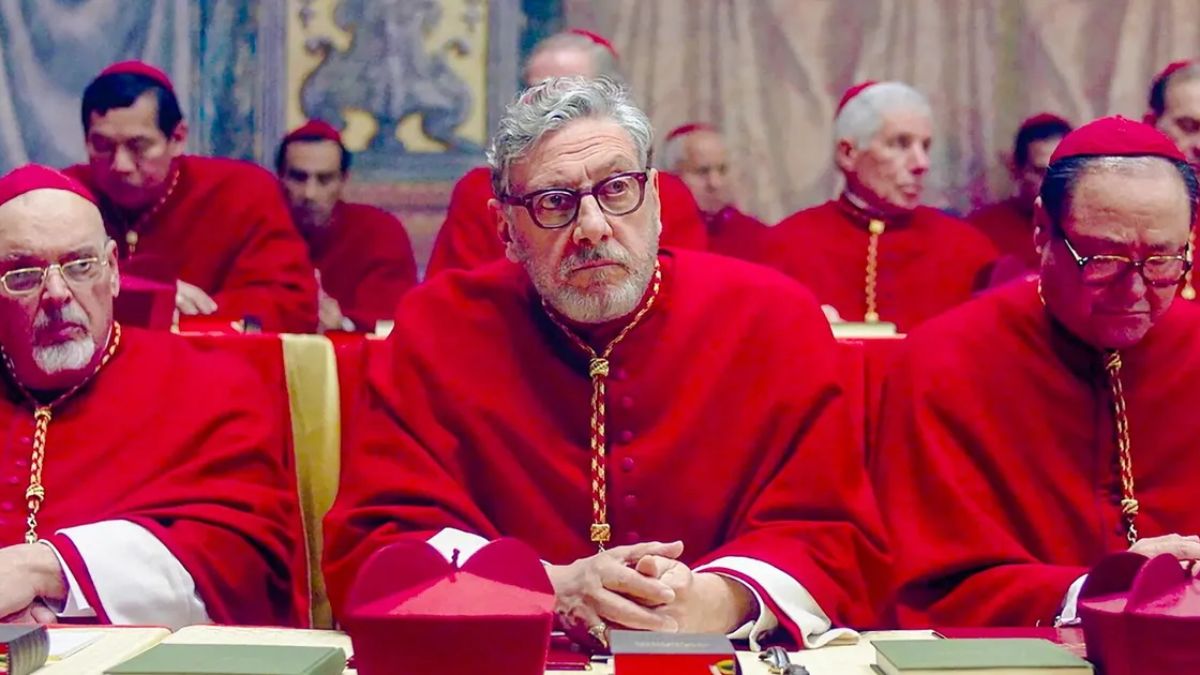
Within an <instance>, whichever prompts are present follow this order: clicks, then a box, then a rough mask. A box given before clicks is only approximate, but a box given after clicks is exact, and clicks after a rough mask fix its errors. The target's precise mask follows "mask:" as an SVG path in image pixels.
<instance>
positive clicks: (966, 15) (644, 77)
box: [565, 0, 1200, 222]
mask: <svg viewBox="0 0 1200 675" xmlns="http://www.w3.org/2000/svg"><path fill="white" fill-rule="evenodd" d="M565 11H566V18H567V24H568V25H570V26H573V27H581V28H589V29H592V30H595V31H598V32H600V33H602V34H604V35H607V36H609V37H610V38H611V39H612V41H613V43H614V44H615V46H616V48H617V50H618V51H619V53H620V54H621V63H622V67H623V69H624V70H625V72H626V75H627V76H628V78H629V80H630V85H631V86H632V88H633V90H634V92H635V95H636V96H637V98H638V100H639V101H640V102H641V103H642V104H643V105H644V106H645V108H646V110H647V112H648V113H649V114H650V117H651V119H652V120H653V122H654V125H655V128H656V129H658V130H659V132H660V136H661V135H662V134H663V133H665V132H666V131H667V130H669V129H670V128H672V127H674V126H676V125H678V124H682V123H684V122H687V121H692V120H700V121H708V122H713V123H716V124H718V125H719V126H720V127H721V128H722V129H723V130H724V131H725V133H726V134H727V136H728V137H729V141H730V142H731V144H732V147H733V148H734V158H735V162H736V163H737V167H736V170H737V173H738V174H739V176H740V183H741V186H742V189H741V191H740V195H741V197H740V201H741V202H742V204H743V206H744V207H745V208H747V209H748V210H750V211H751V212H754V213H756V214H758V215H759V216H760V217H761V218H763V219H764V220H766V221H767V222H776V221H778V220H779V219H780V218H782V217H783V216H786V215H788V214H789V213H792V212H793V211H796V210H798V209H801V208H804V207H807V206H810V205H812V204H815V203H818V202H821V201H823V200H825V199H827V198H828V197H829V196H830V195H831V194H833V193H834V192H835V191H836V190H837V188H838V181H839V177H838V176H837V175H836V173H835V172H834V170H833V168H832V160H831V157H832V139H831V128H832V123H831V120H832V116H833V112H834V107H835V106H836V105H837V100H838V98H839V97H840V96H841V93H842V91H844V90H845V88H846V87H848V86H849V85H851V84H853V83H855V82H858V81H861V80H864V79H875V80H882V79H897V80H903V81H905V82H908V83H910V84H912V85H914V86H916V87H917V88H919V89H921V90H922V91H923V92H925V93H926V95H928V96H929V98H930V101H931V102H932V104H933V107H934V114H935V139H934V151H933V161H934V168H933V170H932V176H931V180H930V181H929V185H930V189H929V191H928V197H927V200H928V201H929V203H931V204H934V205H937V206H943V207H949V208H952V209H955V210H958V211H965V210H969V209H970V208H971V207H972V206H973V205H975V204H978V203H981V202H984V201H987V200H989V199H993V198H996V197H1003V196H1006V195H1007V193H1008V191H1009V189H1010V184H1009V181H1008V178H1007V173H1006V171H1005V169H1004V168H1003V163H1002V158H1003V156H1004V155H1005V154H1006V153H1007V152H1008V151H1009V148H1010V147H1011V143H1012V136H1013V134H1014V133H1015V130H1016V127H1017V125H1018V124H1020V122H1021V120H1022V119H1024V118H1025V117H1026V116H1028V115H1030V114H1033V113H1036V112H1042V111H1047V112H1054V113H1057V114H1061V115H1064V116H1066V117H1067V118H1068V119H1071V120H1072V121H1074V122H1076V123H1080V122H1083V121H1086V120H1089V119H1092V118H1094V117H1098V116H1101V115H1106V114H1115V113H1119V114H1123V115H1127V116H1134V117H1140V116H1141V114H1142V112H1143V111H1144V109H1145V102H1146V90H1147V86H1148V82H1149V80H1150V78H1151V77H1152V75H1153V74H1154V73H1155V72H1157V71H1158V70H1159V69H1160V68H1161V67H1162V66H1163V65H1165V64H1166V63H1167V62H1169V61H1171V60H1175V59H1179V58H1188V57H1195V56H1200V0H565Z"/></svg>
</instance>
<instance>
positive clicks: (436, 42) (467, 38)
mask: <svg viewBox="0 0 1200 675" xmlns="http://www.w3.org/2000/svg"><path fill="white" fill-rule="evenodd" d="M490 4H500V5H504V4H505V3H489V2H487V0H340V1H339V0H289V16H288V37H287V40H288V107H287V120H286V121H287V126H288V127H292V126H295V125H297V124H300V123H301V122H302V121H303V120H304V119H307V118H313V117H319V118H322V119H325V120H327V121H329V122H330V123H332V124H333V125H334V126H336V127H339V128H341V129H342V131H343V136H344V138H345V139H346V143H347V146H348V147H350V149H351V150H353V151H355V152H356V153H357V157H356V166H357V167H359V168H360V171H361V169H362V168H365V169H367V171H368V173H374V174H377V175H379V176H380V177H384V178H401V179H414V178H433V179H444V178H449V177H451V176H449V175H439V174H446V173H447V172H450V173H457V172H461V171H462V170H465V168H466V167H469V166H471V165H473V164H477V163H478V162H479V161H481V157H482V151H483V147H484V145H485V143H486V140H487V135H488V119H489V107H490V106H489V102H490V100H492V97H489V91H488V85H489V52H490V47H491V45H489V39H490V37H489V21H491V20H494V17H491V16H490V13H491V10H492V8H491V7H489V5H490ZM515 22H516V17H515V15H514V16H513V17H512V23H514V25H515ZM501 34H502V35H503V34H504V33H503V32H502V33H501ZM514 59H515V54H514Z"/></svg>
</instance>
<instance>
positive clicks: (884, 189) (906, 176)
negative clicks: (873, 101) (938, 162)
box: [837, 108, 933, 213]
mask: <svg viewBox="0 0 1200 675" xmlns="http://www.w3.org/2000/svg"><path fill="white" fill-rule="evenodd" d="M932 142H933V120H931V119H930V118H929V116H928V115H926V114H925V113H923V112H921V111H919V110H915V109H907V108H898V109H895V110H889V111H887V112H885V113H884V114H883V125H882V126H881V127H880V128H879V131H877V132H876V133H875V136H874V137H873V138H871V141H870V142H869V143H867V144H866V145H865V146H861V147H855V146H854V144H853V143H852V142H851V141H850V140H849V139H842V140H840V141H839V142H838V153H837V163H838V167H839V168H841V170H842V172H843V173H845V175H846V184H847V186H848V187H849V189H850V191H851V192H852V193H854V194H855V195H856V196H858V197H860V198H862V199H864V200H866V201H867V203H868V204H869V205H870V206H871V207H872V208H874V209H877V210H879V211H882V212H884V213H902V212H907V211H911V210H913V209H915V208H916V207H917V206H919V205H920V203H921V193H922V191H923V190H924V188H925V174H926V173H927V172H928V171H929V146H930V145H931V144H932Z"/></svg>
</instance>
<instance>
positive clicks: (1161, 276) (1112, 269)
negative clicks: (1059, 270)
mask: <svg viewBox="0 0 1200 675" xmlns="http://www.w3.org/2000/svg"><path fill="white" fill-rule="evenodd" d="M1059 239H1062V242H1063V244H1065V245H1066V247H1067V251H1068V252H1069V253H1070V254H1071V257H1073V258H1074V259H1075V264H1076V265H1078V266H1079V274H1080V276H1081V278H1082V279H1083V283H1085V284H1087V285H1089V286H1103V285H1104V284H1109V283H1112V282H1113V281H1116V280H1117V279H1119V278H1121V277H1123V276H1124V275H1125V273H1126V272H1128V271H1129V270H1130V269H1133V270H1136V271H1137V272H1138V274H1141V275H1142V278H1143V279H1145V280H1146V284H1147V285H1150V286H1155V287H1157V288H1167V287H1170V286H1175V285H1177V284H1178V283H1179V282H1181V281H1183V278H1184V276H1186V275H1187V273H1188V270H1190V269H1192V257H1191V248H1190V245H1185V246H1184V247H1183V252H1182V253H1177V254H1175V255H1148V256H1146V257H1145V258H1142V259H1141V260H1134V259H1133V258H1130V257H1128V256H1123V255H1110V254H1099V255H1086V256H1081V255H1079V252H1078V251H1076V250H1075V246H1074V245H1072V244H1071V240H1070V239H1067V236H1066V234H1060V235H1059Z"/></svg>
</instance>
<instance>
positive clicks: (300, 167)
mask: <svg viewBox="0 0 1200 675" xmlns="http://www.w3.org/2000/svg"><path fill="white" fill-rule="evenodd" d="M279 180H280V182H281V183H282V184H283V192H284V195H286V196H287V200H288V205H289V206H290V207H291V210H292V219H293V220H295V221H296V224H297V225H299V226H300V227H301V228H303V229H306V230H312V229H316V228H319V227H323V226H325V225H327V224H328V223H329V219H330V217H331V216H332V215H333V207H334V206H335V205H337V202H338V200H339V199H341V198H342V188H344V187H345V185H346V176H345V174H343V173H342V146H340V145H338V144H337V142H335V141H329V140H320V141H293V142H291V143H289V144H288V146H287V148H286V149H285V150H284V156H283V173H282V174H280V176H279Z"/></svg>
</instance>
